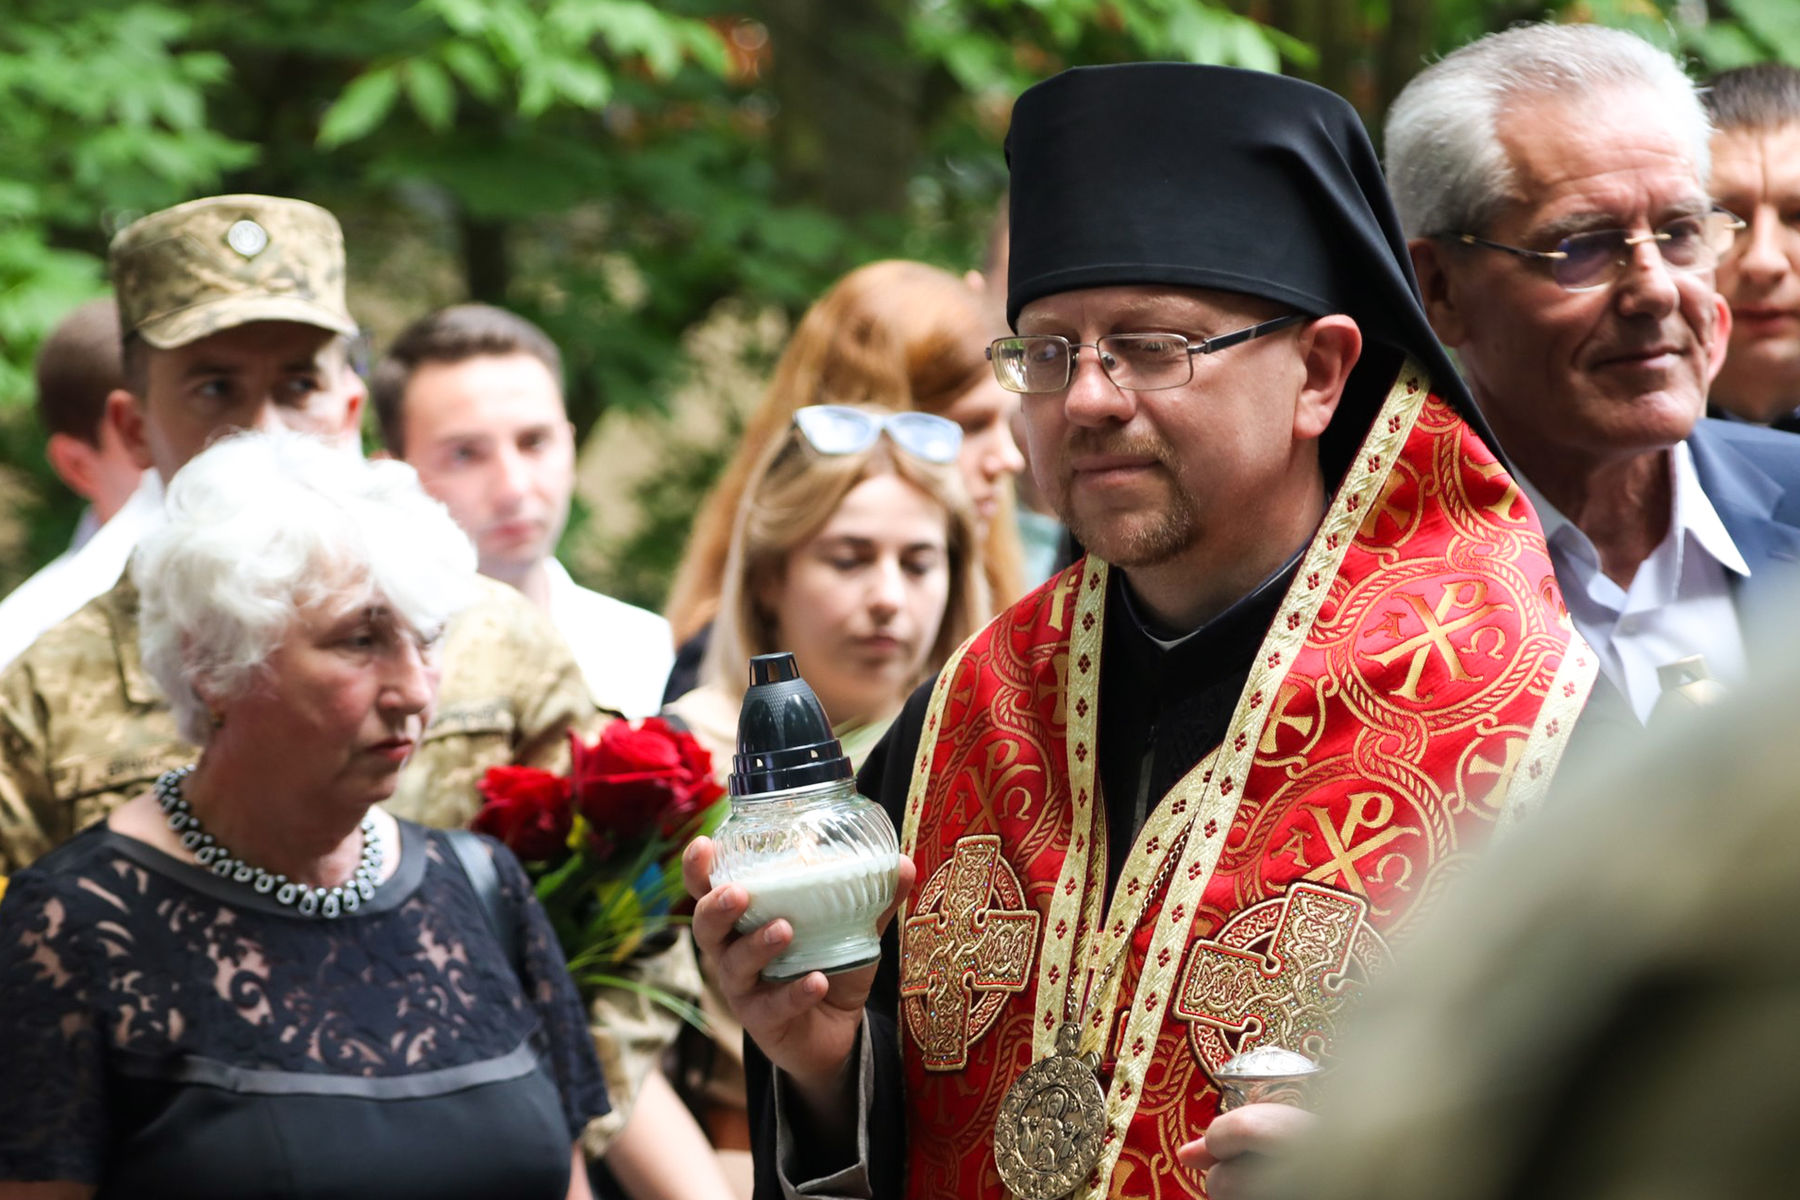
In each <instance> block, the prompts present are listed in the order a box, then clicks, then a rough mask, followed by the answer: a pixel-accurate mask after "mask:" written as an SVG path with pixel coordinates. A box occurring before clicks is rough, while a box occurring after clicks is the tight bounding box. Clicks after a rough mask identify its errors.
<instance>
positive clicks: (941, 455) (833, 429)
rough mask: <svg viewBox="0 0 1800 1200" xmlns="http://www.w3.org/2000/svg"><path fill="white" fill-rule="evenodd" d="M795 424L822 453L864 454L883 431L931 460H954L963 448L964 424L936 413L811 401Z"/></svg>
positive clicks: (915, 454)
mask: <svg viewBox="0 0 1800 1200" xmlns="http://www.w3.org/2000/svg"><path fill="white" fill-rule="evenodd" d="M794 425H795V427H796V428H798V429H799V430H800V436H801V437H804V438H805V439H806V443H807V445H809V446H811V447H812V448H813V449H814V450H817V451H818V452H819V453H820V454H861V453H862V452H863V451H864V450H867V449H868V448H869V447H870V446H873V445H874V444H875V441H876V439H877V438H879V437H880V436H881V435H882V434H884V433H885V434H887V435H888V438H889V440H890V441H892V442H893V443H894V445H896V446H898V447H900V449H902V450H904V451H906V452H907V453H908V454H910V455H912V456H913V457H914V458H918V459H923V460H924V461H926V462H930V463H953V462H955V461H956V457H957V455H958V454H959V453H961V451H962V437H963V431H962V426H960V425H958V424H957V423H956V422H955V421H952V420H950V419H949V418H948V417H940V416H938V415H937V414H936V413H927V412H888V411H886V410H885V409H871V408H851V407H850V406H849V405H847V404H809V405H807V406H806V407H805V408H802V409H799V410H797V411H796V412H795V413H794Z"/></svg>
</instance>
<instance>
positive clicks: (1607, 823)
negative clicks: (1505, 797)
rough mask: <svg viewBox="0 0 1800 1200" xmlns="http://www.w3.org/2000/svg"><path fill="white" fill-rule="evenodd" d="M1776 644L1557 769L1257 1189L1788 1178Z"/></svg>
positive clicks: (1514, 1198)
mask: <svg viewBox="0 0 1800 1200" xmlns="http://www.w3.org/2000/svg"><path fill="white" fill-rule="evenodd" d="M1774 658H1775V661H1776V664H1777V665H1776V666H1775V667H1774V668H1773V669H1771V670H1770V672H1769V678H1768V679H1767V681H1766V682H1764V683H1759V684H1758V685H1757V686H1756V687H1754V688H1753V689H1751V690H1749V691H1747V692H1746V693H1744V694H1743V695H1742V696H1740V697H1738V698H1737V699H1736V700H1734V701H1733V702H1731V703H1730V704H1728V705H1726V706H1724V707H1722V708H1719V709H1714V710H1711V711H1709V712H1706V713H1704V714H1702V715H1701V717H1700V719H1699V720H1696V721H1694V722H1692V723H1690V724H1686V725H1684V726H1683V727H1682V728H1681V729H1680V730H1679V732H1678V733H1677V734H1676V735H1674V736H1672V737H1671V738H1669V739H1666V740H1664V741H1663V742H1662V744H1661V745H1660V746H1659V747H1658V749H1657V750H1656V751H1655V752H1654V753H1653V754H1652V755H1650V756H1648V757H1647V758H1646V757H1644V756H1643V755H1642V754H1641V749H1640V751H1639V752H1634V753H1632V754H1623V753H1614V754H1611V755H1597V756H1595V757H1594V758H1592V759H1589V758H1586V757H1584V758H1583V761H1582V762H1580V763H1578V764H1572V765H1571V766H1570V767H1569V768H1568V770H1567V771H1565V773H1564V776H1563V777H1562V779H1560V780H1559V781H1558V795H1557V798H1556V800H1555V802H1554V803H1553V804H1552V805H1551V806H1550V807H1548V808H1546V809H1545V810H1544V811H1543V813H1542V814H1541V815H1540V816H1539V817H1538V818H1537V819H1536V820H1534V821H1532V822H1528V823H1527V824H1525V825H1524V826H1522V827H1521V828H1520V829H1519V831H1518V834H1517V835H1516V837H1515V838H1513V839H1509V840H1507V841H1506V842H1504V843H1502V845H1500V846H1499V847H1496V848H1495V850H1494V851H1493V852H1492V854H1491V855H1490V856H1489V857H1488V858H1487V859H1485V860H1484V861H1483V862H1482V863H1481V864H1480V866H1479V867H1478V868H1477V870H1476V873H1475V874H1474V875H1473V876H1472V877H1470V878H1467V879H1465V880H1464V881H1463V884H1462V885H1461V887H1460V889H1459V890H1458V891H1457V892H1455V893H1453V899H1452V900H1451V901H1450V902H1447V903H1446V904H1445V905H1444V906H1443V907H1442V908H1441V909H1440V910H1439V911H1438V912H1436V913H1434V914H1433V919H1432V921H1431V923H1430V924H1429V926H1428V927H1426V928H1422V929H1421V930H1420V936H1419V937H1418V939H1417V940H1416V941H1415V942H1413V943H1412V944H1411V945H1410V946H1409V947H1408V949H1407V953H1406V955H1405V957H1404V961H1403V962H1402V963H1401V964H1400V965H1399V966H1398V967H1397V968H1396V970H1395V971H1394V973H1393V974H1391V975H1390V976H1388V977H1387V978H1386V979H1384V980H1383V981H1382V983H1381V986H1380V988H1379V989H1378V990H1376V991H1372V992H1371V994H1370V997H1369V1006H1368V1008H1367V1009H1366V1010H1365V1012H1364V1014H1363V1015H1362V1017H1361V1018H1360V1019H1359V1020H1358V1021H1357V1022H1356V1023H1355V1024H1354V1026H1352V1028H1351V1029H1350V1030H1349V1031H1348V1032H1347V1033H1346V1037H1345V1042H1344V1056H1343V1062H1342V1066H1341V1067H1340V1068H1339V1071H1338V1074H1337V1077H1336V1078H1335V1079H1334V1080H1333V1081H1332V1088H1331V1094H1330V1097H1329V1098H1328V1102H1327V1103H1325V1104H1324V1105H1323V1106H1322V1108H1321V1116H1320V1122H1319V1126H1318V1137H1317V1140H1316V1142H1310V1141H1309V1143H1308V1145H1307V1156H1306V1158H1305V1159H1304V1160H1303V1161H1302V1162H1300V1163H1297V1164H1295V1165H1294V1167H1293V1169H1292V1174H1291V1175H1286V1177H1285V1178H1283V1179H1281V1180H1279V1181H1271V1184H1272V1186H1270V1187H1269V1188H1268V1190H1267V1191H1266V1192H1264V1191H1261V1190H1259V1191H1258V1192H1257V1193H1256V1194H1257V1195H1258V1196H1259V1197H1261V1196H1264V1195H1267V1196H1270V1197H1280V1198H1281V1200H1577V1198H1579V1200H1615V1198H1616V1200H1627V1198H1629V1200H1661V1198H1665V1197H1666V1198H1668V1200H1675V1198H1676V1197H1680V1198H1681V1200H1741V1198H1744V1197H1753V1196H1754V1197H1773V1196H1791V1195H1793V1194H1794V1190H1795V1189H1794V1152H1793V1145H1794V1133H1795V1130H1796V1129H1800V1073H1796V1071H1795V1065H1796V1064H1800V925H1797V924H1796V923H1795V919H1794V914H1795V913H1796V912H1797V911H1800V870H1796V869H1795V865H1794V854H1795V847H1796V846H1800V804H1796V802H1795V784H1794V781H1795V780H1796V779H1800V741H1796V739H1795V738H1794V733H1793V731H1794V727H1795V725H1796V723H1797V722H1800V701H1797V700H1796V696H1797V695H1800V644H1795V643H1793V642H1789V643H1788V644H1787V645H1785V646H1784V647H1782V648H1781V650H1780V651H1779V652H1778V653H1777V654H1775V655H1774ZM1609 749H1610V748H1609Z"/></svg>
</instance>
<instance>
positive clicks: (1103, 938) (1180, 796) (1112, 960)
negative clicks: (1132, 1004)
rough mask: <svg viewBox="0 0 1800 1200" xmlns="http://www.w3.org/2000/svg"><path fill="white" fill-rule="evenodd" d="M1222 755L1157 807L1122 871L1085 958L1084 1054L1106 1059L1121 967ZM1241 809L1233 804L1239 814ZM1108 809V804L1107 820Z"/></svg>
mask: <svg viewBox="0 0 1800 1200" xmlns="http://www.w3.org/2000/svg"><path fill="white" fill-rule="evenodd" d="M1218 758H1219V751H1218V749H1217V748H1216V747H1215V748H1214V749H1213V751H1212V752H1211V753H1210V754H1208V755H1207V756H1206V757H1205V758H1203V759H1201V760H1200V762H1198V763H1196V764H1195V765H1194V766H1193V767H1192V768H1191V769H1190V770H1189V771H1188V773H1187V774H1186V775H1184V776H1182V777H1181V779H1180V780H1179V781H1177V783H1176V784H1175V786H1174V787H1173V788H1171V789H1170V790H1169V794H1168V795H1166V796H1164V797H1163V798H1162V800H1161V801H1160V802H1159V803H1158V804H1157V806H1156V807H1155V808H1154V809H1152V810H1151V812H1150V815H1149V817H1148V818H1147V819H1146V820H1145V821H1144V828H1143V829H1142V830H1140V831H1139V833H1138V838H1137V841H1136V842H1135V843H1133V844H1132V847H1131V854H1130V855H1129V857H1127V858H1126V860H1125V866H1124V869H1123V870H1121V871H1120V872H1119V886H1118V887H1117V888H1115V889H1114V891H1113V902H1112V906H1111V907H1110V908H1109V909H1108V910H1107V914H1106V923H1105V924H1104V926H1096V927H1095V928H1096V929H1097V930H1098V931H1099V932H1098V936H1095V937H1092V938H1090V939H1089V940H1090V941H1091V942H1093V943H1094V946H1095V948H1094V949H1093V950H1091V951H1090V952H1089V953H1088V955H1087V957H1086V958H1085V959H1084V960H1083V961H1084V962H1085V963H1086V964H1087V966H1086V970H1085V972H1084V973H1083V977H1084V979H1085V980H1086V986H1085V987H1084V988H1083V989H1082V990H1081V991H1079V992H1077V993H1076V997H1077V998H1078V999H1081V998H1082V997H1085V999H1084V1000H1082V1003H1081V1006H1080V1011H1081V1013H1082V1014H1083V1016H1085V1017H1086V1020H1084V1021H1083V1022H1082V1028H1081V1045H1080V1053H1082V1054H1099V1055H1101V1056H1102V1057H1104V1054H1105V1045H1104V1043H1105V1040H1106V1034H1107V1032H1108V1030H1110V1029H1111V1028H1112V1023H1113V1012H1114V1011H1115V1010H1116V1009H1117V1008H1118V1003H1119V1001H1118V996H1119V985H1120V983H1121V981H1122V980H1123V978H1124V972H1122V971H1120V970H1119V966H1120V964H1122V963H1123V962H1124V959H1125V955H1126V954H1127V953H1128V952H1129V950H1130V947H1131V941H1132V938H1133V937H1134V936H1135V935H1136V933H1137V929H1138V926H1139V925H1140V924H1141V923H1142V922H1143V919H1144V910H1145V909H1147V908H1148V907H1149V906H1150V902H1151V900H1152V899H1154V898H1155V896H1156V894H1157V892H1158V891H1159V890H1160V889H1161V888H1162V886H1163V885H1164V884H1165V883H1166V882H1167V880H1168V872H1169V870H1170V869H1171V868H1172V867H1174V866H1175V864H1176V860H1177V859H1179V858H1180V856H1181V852H1182V849H1183V847H1184V845H1185V839H1187V838H1188V837H1190V836H1191V835H1192V833H1193V821H1192V819H1191V818H1190V816H1189V815H1188V814H1189V813H1190V812H1191V811H1192V810H1193V809H1194V806H1195V805H1197V804H1199V803H1200V801H1201V793H1202V791H1203V790H1204V789H1205V787H1206V784H1207V781H1208V780H1210V779H1211V778H1212V773H1213V768H1214V766H1215V765H1216V764H1217V762H1218ZM1235 808H1236V806H1235V805H1233V810H1234V812H1235ZM1105 812H1106V809H1105V806H1104V805H1102V806H1101V807H1100V813H1101V817H1102V819H1104V817H1105ZM1099 860H1100V862H1101V863H1102V864H1104V863H1105V857H1104V856H1099ZM1095 886H1096V888H1100V889H1104V888H1105V886H1106V880H1105V877H1104V876H1102V877H1101V879H1100V882H1099V883H1098V884H1096V885H1095ZM1096 894H1098V893H1096Z"/></svg>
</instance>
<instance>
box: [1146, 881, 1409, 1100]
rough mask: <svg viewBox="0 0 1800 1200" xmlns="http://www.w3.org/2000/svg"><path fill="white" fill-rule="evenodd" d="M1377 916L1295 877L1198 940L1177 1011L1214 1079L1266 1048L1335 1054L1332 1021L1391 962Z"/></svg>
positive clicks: (1352, 899)
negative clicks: (1234, 1060)
mask: <svg viewBox="0 0 1800 1200" xmlns="http://www.w3.org/2000/svg"><path fill="white" fill-rule="evenodd" d="M1368 913H1369V906H1368V903H1367V902H1366V901H1364V900H1362V899H1361V898H1359V897H1356V896H1351V895H1347V894H1345V893H1343V892H1338V891H1333V890H1332V889H1330V888H1323V887H1319V886H1317V885H1315V884H1310V883H1296V884H1294V885H1293V886H1291V887H1290V888H1289V889H1288V892H1287V895H1285V896H1284V897H1282V898H1281V899H1279V900H1266V901H1264V902H1263V903H1261V904H1257V905H1254V906H1252V907H1250V908H1247V909H1245V910H1244V911H1243V912H1241V913H1239V914H1238V915H1237V916H1235V917H1233V918H1232V919H1231V920H1230V921H1228V922H1226V924H1225V926H1224V928H1222V929H1220V930H1219V932H1218V933H1217V934H1216V935H1215V936H1213V937H1211V938H1206V939H1202V940H1199V941H1196V942H1194V943H1193V945H1192V946H1191V948H1190V949H1189V951H1188V962H1187V969H1186V970H1185V971H1183V972H1182V978H1181V990H1180V991H1179V992H1177V993H1176V996H1175V1003H1174V1012H1175V1016H1176V1017H1177V1018H1178V1019H1179V1020H1182V1021H1185V1022H1188V1023H1189V1028H1188V1034H1189V1040H1190V1041H1191V1042H1192V1044H1193V1047H1194V1052H1195V1054H1197V1055H1198V1056H1199V1058H1200V1062H1201V1065H1202V1066H1203V1067H1204V1068H1205V1069H1206V1073H1207V1075H1208V1076H1213V1075H1214V1073H1215V1072H1216V1071H1218V1069H1219V1068H1220V1067H1222V1066H1224V1064H1225V1063H1226V1061H1227V1060H1228V1059H1230V1058H1231V1057H1232V1056H1233V1055H1236V1054H1241V1053H1242V1052H1244V1051H1246V1050H1250V1049H1254V1048H1255V1047H1258V1046H1277V1047H1280V1048H1281V1049H1283V1050H1293V1051H1297V1052H1298V1053H1301V1054H1304V1055H1306V1056H1307V1057H1309V1058H1311V1059H1312V1060H1313V1061H1315V1062H1318V1061H1321V1060H1323V1059H1324V1058H1325V1057H1326V1056H1327V1055H1328V1054H1329V1053H1330V1050H1331V1043H1332V1035H1333V1026H1334V1025H1335V1024H1336V1023H1337V1022H1338V1021H1339V1020H1340V1019H1341V1018H1342V1017H1343V1015H1344V1013H1345V1012H1346V1011H1347V1010H1348V1008H1349V1006H1350V1005H1351V1004H1353V1003H1354V1001H1355V998H1356V996H1357V994H1358V993H1359V992H1360V991H1361V990H1362V986H1363V984H1364V983H1365V982H1366V980H1367V978H1368V976H1369V975H1370V974H1371V973H1373V972H1374V971H1377V970H1379V969H1380V968H1381V967H1382V966H1384V965H1385V964H1386V963H1387V961H1388V949H1387V945H1386V943H1385V942H1383V941H1382V940H1381V936H1380V935H1379V934H1377V933H1376V932H1375V930H1374V929H1373V928H1372V927H1371V926H1370V925H1369V924H1368V922H1367V920H1366V918H1367V916H1368ZM1215 1082H1216V1079H1215Z"/></svg>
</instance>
